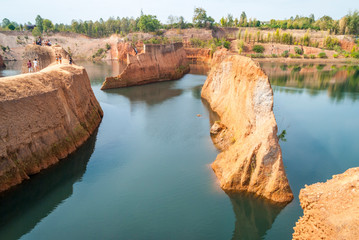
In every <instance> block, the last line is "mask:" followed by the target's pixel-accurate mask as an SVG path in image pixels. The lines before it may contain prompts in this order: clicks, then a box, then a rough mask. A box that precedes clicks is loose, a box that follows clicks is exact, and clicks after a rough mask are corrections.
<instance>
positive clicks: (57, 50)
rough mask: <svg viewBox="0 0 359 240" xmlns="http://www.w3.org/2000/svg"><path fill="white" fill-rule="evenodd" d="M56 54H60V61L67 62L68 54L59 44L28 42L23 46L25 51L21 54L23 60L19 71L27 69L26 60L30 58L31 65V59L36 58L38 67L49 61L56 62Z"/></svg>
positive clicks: (47, 64) (45, 65)
mask: <svg viewBox="0 0 359 240" xmlns="http://www.w3.org/2000/svg"><path fill="white" fill-rule="evenodd" d="M56 54H57V55H61V56H62V63H65V62H66V63H68V59H69V54H68V53H67V52H66V51H65V50H64V49H63V48H62V47H60V46H58V45H55V46H39V45H33V44H29V45H27V46H26V47H25V52H24V54H23V61H22V67H21V72H22V73H27V72H28V71H29V70H28V68H27V62H28V61H29V60H30V61H31V63H32V65H33V61H34V60H35V59H37V61H38V65H39V69H40V70H41V69H44V68H46V67H47V66H49V65H50V64H51V63H53V62H56Z"/></svg>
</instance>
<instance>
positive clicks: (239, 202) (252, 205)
mask: <svg viewBox="0 0 359 240" xmlns="http://www.w3.org/2000/svg"><path fill="white" fill-rule="evenodd" d="M228 196H229V198H230V200H231V203H232V206H233V211H234V214H235V217H236V222H235V228H234V231H233V237H232V239H233V240H234V239H236V240H240V239H243V240H251V239H262V238H263V237H264V236H265V234H266V232H267V231H268V230H269V229H270V228H271V227H272V224H273V222H274V220H275V219H276V217H277V216H278V214H279V213H280V212H281V210H282V209H283V208H284V207H285V205H278V204H273V203H272V202H269V201H267V200H265V199H262V198H258V197H255V196H253V195H252V194H245V193H243V194H228Z"/></svg>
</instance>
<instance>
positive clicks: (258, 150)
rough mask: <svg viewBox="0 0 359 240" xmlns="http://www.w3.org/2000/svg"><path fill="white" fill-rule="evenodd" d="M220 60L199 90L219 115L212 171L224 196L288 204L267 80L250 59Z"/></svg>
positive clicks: (286, 184) (285, 179) (214, 136)
mask: <svg viewBox="0 0 359 240" xmlns="http://www.w3.org/2000/svg"><path fill="white" fill-rule="evenodd" d="M215 55H216V53H215ZM220 55H221V56H214V59H221V58H224V60H223V61H221V62H219V60H218V62H219V63H218V64H216V65H215V66H213V67H212V70H211V72H210V74H209V75H208V78H207V80H206V82H205V84H204V86H203V89H202V97H203V98H204V99H206V100H207V101H208V102H209V104H210V106H211V108H212V110H214V111H215V112H217V113H218V115H219V116H220V122H218V125H217V126H214V127H212V131H211V135H212V138H213V139H214V142H215V143H217V146H218V147H219V148H220V149H221V150H222V152H221V153H220V154H219V155H218V156H217V159H216V160H215V162H214V163H213V164H212V168H213V170H214V172H215V174H216V175H217V177H218V180H219V182H220V185H221V187H222V189H224V190H225V191H229V192H231V191H248V192H251V193H254V194H256V195H259V196H263V197H265V198H267V199H269V200H272V201H275V202H283V203H285V202H289V201H291V200H292V199H293V194H292V191H291V189H290V186H289V183H288V179H287V177H286V173H285V171H284V166H283V160H282V152H281V148H280V146H279V143H278V137H277V123H276V121H275V117H274V114H273V91H272V88H271V86H270V83H269V80H268V77H267V75H266V74H265V73H264V72H263V71H262V69H261V68H260V67H259V64H258V63H255V62H253V61H252V60H251V59H250V58H247V57H242V56H225V55H224V54H223V53H220ZM219 123H220V124H219ZM228 136H229V137H228Z"/></svg>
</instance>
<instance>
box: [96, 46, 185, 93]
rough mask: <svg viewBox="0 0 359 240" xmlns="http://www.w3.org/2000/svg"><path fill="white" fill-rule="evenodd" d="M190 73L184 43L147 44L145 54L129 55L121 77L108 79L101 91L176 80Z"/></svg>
mask: <svg viewBox="0 0 359 240" xmlns="http://www.w3.org/2000/svg"><path fill="white" fill-rule="evenodd" d="M188 72H189V64H188V61H187V59H186V52H185V50H184V49H183V45H182V43H173V44H168V45H152V44H146V45H144V52H143V53H140V54H137V55H135V56H131V55H129V54H127V67H126V68H125V69H124V71H123V72H122V73H121V74H120V75H119V76H117V77H108V78H106V80H105V82H104V83H103V85H102V87H101V89H103V90H104V89H109V88H119V87H129V86H135V85H143V84H147V83H152V82H159V81H166V80H176V79H179V78H181V77H182V76H183V75H184V74H186V73H188Z"/></svg>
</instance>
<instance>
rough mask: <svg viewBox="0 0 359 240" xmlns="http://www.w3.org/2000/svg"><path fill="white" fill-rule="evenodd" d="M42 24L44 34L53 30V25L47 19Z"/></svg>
mask: <svg viewBox="0 0 359 240" xmlns="http://www.w3.org/2000/svg"><path fill="white" fill-rule="evenodd" d="M42 23H43V30H44V32H48V31H51V30H53V29H54V24H52V22H51V21H50V20H49V19H44V20H43V21H42Z"/></svg>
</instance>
